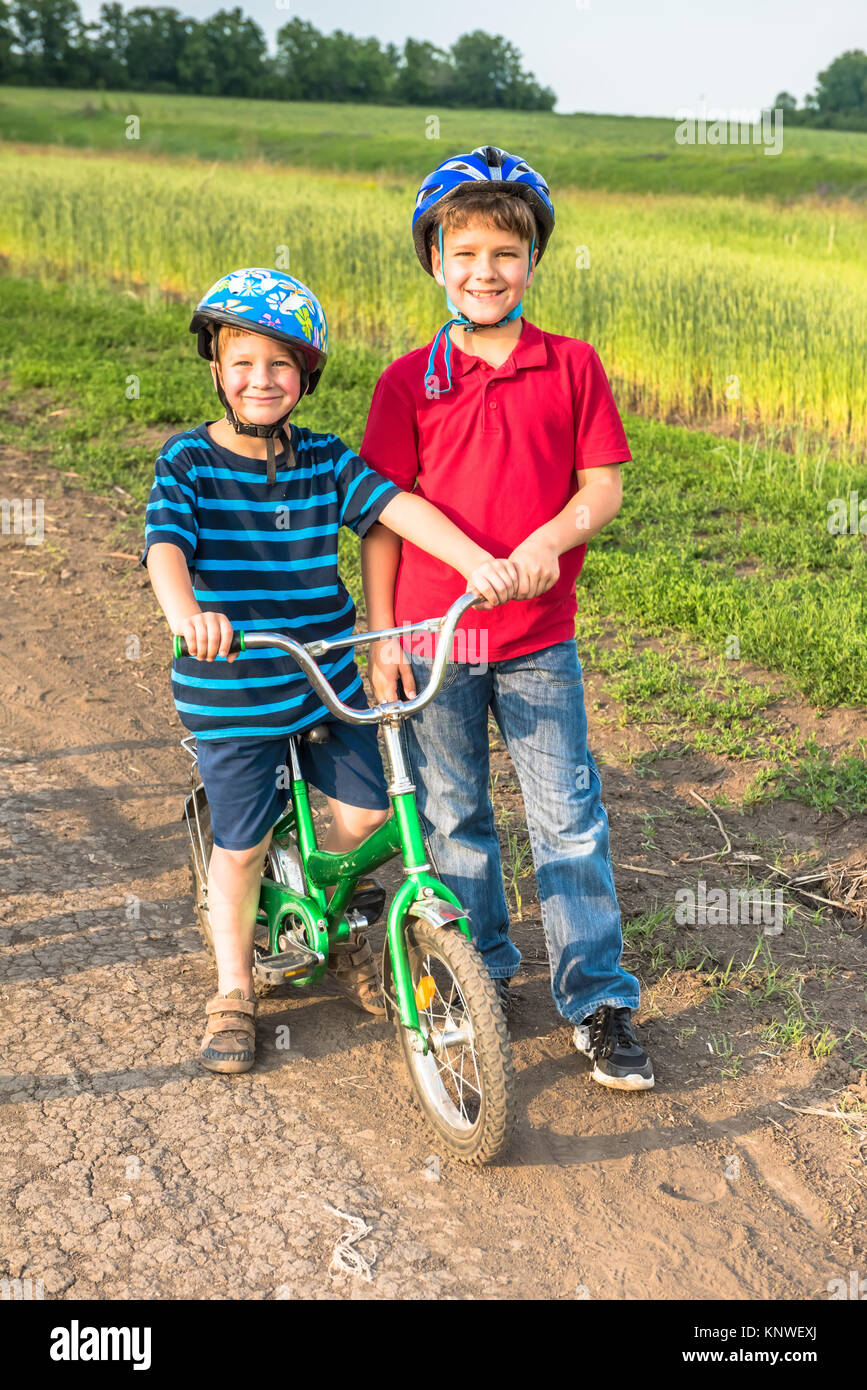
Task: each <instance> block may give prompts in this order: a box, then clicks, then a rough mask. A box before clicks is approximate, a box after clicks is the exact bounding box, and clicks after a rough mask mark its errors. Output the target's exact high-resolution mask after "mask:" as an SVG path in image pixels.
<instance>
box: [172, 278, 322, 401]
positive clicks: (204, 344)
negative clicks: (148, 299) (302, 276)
mask: <svg viewBox="0 0 867 1390" xmlns="http://www.w3.org/2000/svg"><path fill="white" fill-rule="evenodd" d="M218 323H229V324H232V326H233V327H235V328H248V329H249V330H250V332H251V333H264V334H265V336H266V337H269V338H276V339H277V340H278V342H283V343H290V344H291V345H292V346H293V347H296V348H300V350H301V353H302V355H303V357H304V360H305V362H306V364H307V372H308V375H309V382H308V384H307V395H308V396H310V395H312V394H313V392H314V391H315V389H316V383H317V381H318V380H319V378H320V377H321V375H322V373H323V371H324V369H325V361H326V358H327V356H328V324H327V323H326V321H325V314H324V313H323V310H322V305H321V304H320V303H319V300H318V299H317V298H316V296H315V294H314V293H313V291H312V290H310V289H308V288H307V286H306V285H303V284H302V283H301V281H300V280H296V279H294V277H293V276H291V275H286V274H285V273H284V272H283V271H280V270H262V269H258V268H247V269H244V270H233V271H231V272H230V273H229V274H228V275H224V276H223V277H222V279H221V280H218V281H217V283H216V284H215V285H212V286H211V288H210V289H209V290H208V292H207V294H206V295H205V296H204V298H203V299H201V300H200V301H199V303H198V304H197V306H196V312H195V313H194V314H193V319H192V323H191V324H190V332H191V333H197V334H198V340H199V356H200V357H205V358H207V359H208V360H209V361H210V358H211V350H212V342H213V331H212V330H213V328H214V327H215V326H216V325H217V324H218Z"/></svg>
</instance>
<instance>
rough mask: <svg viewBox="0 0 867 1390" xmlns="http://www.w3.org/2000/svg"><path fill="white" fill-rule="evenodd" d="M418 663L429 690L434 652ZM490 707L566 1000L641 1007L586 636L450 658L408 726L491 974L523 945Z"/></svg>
mask: <svg viewBox="0 0 867 1390" xmlns="http://www.w3.org/2000/svg"><path fill="white" fill-rule="evenodd" d="M410 661H411V664H412V669H413V675H414V676H415V681H416V687H417V689H418V690H419V691H422V690H423V689H424V687H425V685H426V684H427V682H428V680H429V678H430V670H431V664H432V663H431V662H430V661H428V660H427V659H426V658H425V657H421V656H416V655H413V656H412V657H411V658H410ZM489 709H490V710H491V711H492V713H493V716H494V719H495V720H496V722H497V725H498V727H499V730H500V733H501V734H502V736H503V740H504V742H505V744H506V747H507V749H508V751H509V753H510V755H511V758H512V762H513V764H514V767H515V771H516V773H517V775H518V780H519V782H520V784H521V791H522V793H523V797H524V807H525V810H526V815H527V828H528V830H529V832H530V843H531V847H532V851H533V864H534V867H535V870H536V882H537V885H538V890H539V902H540V905H541V909H542V926H543V929H544V932H545V940H546V943H547V947H548V961H549V965H550V969H551V992H552V994H553V996H554V1003H555V1005H556V1007H557V1010H558V1012H559V1013H560V1014H562V1016H563V1017H564V1018H565V1019H566V1020H567V1021H568V1022H570V1023H580V1022H581V1021H582V1019H583V1018H584V1017H585V1016H586V1015H587V1014H589V1013H592V1012H593V1010H594V1009H595V1008H596V1007H597V1005H599V1004H611V1005H614V1006H615V1007H620V1006H623V1005H625V1006H626V1007H627V1008H630V1009H637V1008H638V1003H639V984H638V980H637V979H636V978H635V976H634V975H630V974H629V973H628V971H626V970H624V969H623V967H622V966H621V964H620V957H621V955H622V954H623V936H622V934H621V930H620V908H619V905H618V902H617V895H616V892H615V888H614V875H613V872H612V869H611V856H610V854H609V850H608V817H607V815H606V813H605V808H604V806H603V805H602V800H601V791H602V782H601V779H600V776H599V769H598V768H597V766H596V763H595V762H594V760H593V755H592V754H591V753H590V750H589V749H588V747H587V716H586V713H585V710H584V677H583V672H582V670H581V663H580V661H579V660H578V652H577V649H576V646H575V643H574V641H572V642H556V643H554V645H553V646H550V647H543V648H542V650H541V651H536V652H529V653H528V654H527V655H525V656H519V657H514V658H512V659H511V660H509V661H493V662H491V663H490V664H489V665H488V666H487V669H485V668H484V667H482V666H479V665H475V664H471V663H468V662H449V663H448V665H447V666H446V674H445V678H444V680H443V685H442V687H441V689H440V692H439V694H438V695H437V697H436V699H435V700H433V701H432V703H431V704H430V705H428V706H427V707H426V708H425V709H424V710H422V711H421V713H420V714H417V715H415V716H414V717H413V718H412V719H408V720H405V721H404V722H403V724H402V725H401V728H402V730H403V738H404V747H405V750H406V755H407V758H408V763H409V768H410V775H411V776H412V780H413V781H414V782H415V784H416V788H417V799H418V808H419V814H420V817H421V823H422V830H423V832H424V836H425V841H426V845H427V852H428V857H429V859H430V863H431V868H432V870H433V872H434V873H435V874H436V876H437V877H438V878H440V879H441V880H442V881H443V882H444V883H445V885H446V887H448V888H450V889H451V890H452V892H453V893H454V894H455V895H456V896H457V898H458V899H459V901H460V903H461V904H462V906H463V907H465V908H466V909H467V910H468V912H469V913H470V925H471V928H472V933H473V940H474V942H475V944H476V946H477V947H478V949H479V951H480V952H481V953H482V956H483V957H484V960H485V964H486V965H487V967H488V969H489V971H490V973H491V975H492V976H493V977H494V978H497V977H505V978H509V977H510V976H511V975H513V974H514V972H515V970H516V969H517V968H518V965H519V964H520V962H521V953H520V951H519V950H518V948H517V947H516V946H515V944H514V943H513V942H512V941H511V940H510V939H509V909H508V905H507V903H506V896H505V892H504V888H503V876H502V870H501V866H500V846H499V842H498V840H497V834H496V830H495V829H494V811H493V807H492V805H491V799H490V791H489V782H490V767H489V750H488V710H489Z"/></svg>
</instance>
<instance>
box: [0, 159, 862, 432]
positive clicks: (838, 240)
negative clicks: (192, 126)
mask: <svg viewBox="0 0 867 1390" xmlns="http://www.w3.org/2000/svg"><path fill="white" fill-rule="evenodd" d="M865 139H867V137H865ZM426 152H427V153H428V154H430V147H428V149H427V151H426ZM422 172H424V171H423V170H422V169H421V167H420V173H422ZM0 179H2V185H3V190H4V196H3V199H2V202H0V252H2V254H3V255H4V256H5V257H6V258H7V261H8V265H9V268H10V269H11V270H12V271H13V272H14V273H16V274H22V275H30V276H32V275H36V276H44V277H48V278H56V277H58V276H59V277H60V278H62V279H65V280H71V281H76V282H79V283H83V284H90V285H93V286H99V285H107V284H115V285H119V286H123V287H129V286H141V287H145V288H146V289H147V291H148V293H149V295H150V296H151V297H152V299H153V300H154V301H156V299H158V298H159V297H160V296H161V295H162V294H163V293H164V292H166V291H168V292H174V293H175V294H177V295H178V296H180V297H183V298H184V299H185V300H187V301H188V302H189V303H190V304H191V305H192V304H193V303H194V302H195V300H196V299H197V298H198V297H199V296H200V295H201V294H203V293H204V291H205V290H206V289H207V288H208V286H209V285H210V284H211V283H212V282H213V281H214V280H215V279H217V278H218V277H219V276H220V275H221V274H223V273H224V272H225V271H227V270H229V269H232V268H234V267H236V266H241V265H280V266H282V267H283V268H288V269H289V270H290V271H291V273H292V274H294V275H296V276H298V277H299V278H300V279H302V280H304V281H305V282H306V283H308V284H309V285H310V286H311V287H312V288H313V289H314V290H315V292H316V293H317V295H318V296H319V297H320V299H321V300H322V302H323V305H324V307H325V309H326V313H327V315H328V319H329V325H330V329H331V333H332V341H333V342H334V343H335V344H336V345H353V346H357V345H361V344H366V345H370V346H372V347H374V348H377V349H382V350H384V351H385V352H387V353H389V354H392V355H396V354H397V353H399V352H402V351H405V350H407V349H408V348H409V347H412V346H418V345H419V344H421V343H423V342H426V341H428V340H429V338H430V337H431V336H432V334H433V332H434V331H435V329H436V327H437V325H438V324H439V323H440V322H442V319H443V316H444V304H443V302H442V295H441V292H440V291H439V290H438V289H437V288H436V286H435V285H434V284H433V282H432V281H431V280H430V279H429V278H428V277H427V276H426V275H424V273H423V272H422V271H421V268H420V267H419V265H418V262H417V261H416V258H415V255H414V252H413V249H412V243H411V238H410V233H409V222H410V214H411V209H412V205H413V195H414V191H415V188H414V185H411V184H410V183H408V182H406V181H405V180H397V179H395V178H394V177H391V176H390V177H383V178H379V179H371V178H365V177H361V176H358V175H354V174H352V175H324V174H317V173H312V172H296V171H292V170H287V169H281V168H279V167H274V166H272V165H259V166H258V167H256V168H252V169H251V168H243V167H239V166H238V165H228V164H220V163H215V164H213V165H212V166H210V167H203V166H202V165H201V164H195V163H190V162H189V161H183V162H178V163H176V164H173V163H171V162H169V161H165V160H155V159H150V158H148V157H144V156H141V157H136V156H135V155H131V154H128V153H124V155H122V156H121V155H97V156H95V157H94V156H90V157H78V158H76V157H70V153H69V152H68V151H66V152H63V153H61V152H60V151H58V152H57V153H53V152H42V153H31V154H27V155H25V154H23V153H21V152H18V151H16V150H13V149H12V148H11V147H5V148H0ZM555 200H556V210H557V227H556V230H555V234H554V237H553V239H552V241H551V243H550V246H549V249H548V251H547V253H546V255H545V258H544V260H543V262H542V265H541V267H540V269H539V272H538V276H537V279H536V283H535V284H534V285H533V287H532V288H531V289H530V290H529V291H528V294H527V296H526V298H525V310H526V313H527V316H528V317H529V318H531V319H532V320H533V321H536V322H538V323H540V324H541V325H542V326H543V327H545V328H546V329H547V330H549V331H551V332H557V333H565V334H570V335H572V336H574V337H578V338H583V339H586V340H587V341H589V342H592V343H593V344H594V346H595V347H596V348H597V349H598V351H599V352H600V354H601V356H602V360H603V362H604V363H605V365H606V368H607V370H608V373H609V376H610V377H611V379H612V382H613V383H614V385H615V389H616V390H617V394H618V399H619V401H620V403H621V406H622V407H623V408H627V409H631V410H634V411H636V412H637V413H639V414H644V415H647V416H652V417H655V418H663V419H668V420H677V421H679V422H680V423H683V424H688V425H701V426H703V427H710V428H715V429H717V428H718V429H722V430H724V431H726V432H736V430H737V428H738V427H739V425H740V423H741V422H742V421H743V422H745V423H746V426H747V427H748V428H749V427H759V428H760V429H761V430H762V431H763V432H764V434H765V436H766V437H775V438H776V439H777V440H778V441H785V440H786V439H787V438H789V437H793V436H794V433H795V432H800V434H801V436H802V437H803V434H804V433H805V432H806V434H807V435H808V436H810V435H815V436H816V437H819V436H826V437H827V438H829V439H830V440H833V441H834V445H835V452H839V453H840V455H841V456H843V457H845V456H847V455H852V456H857V455H859V454H862V453H863V449H864V445H865V442H867V371H865V365H867V212H865V210H864V209H863V208H861V207H860V206H859V205H857V204H855V203H846V202H843V201H841V202H838V203H835V204H833V205H831V206H828V207H821V208H820V207H817V206H815V205H808V204H805V203H794V204H790V205H788V206H784V207H781V206H779V205H778V204H777V203H774V202H771V201H770V200H761V199H753V200H751V201H746V200H744V199H741V198H732V197H719V196H711V195H703V196H664V195H659V194H654V195H650V194H646V195H640V194H612V193H606V192H598V191H597V192H586V193H576V192H574V191H572V192H566V193H562V194H557V193H556V191H555Z"/></svg>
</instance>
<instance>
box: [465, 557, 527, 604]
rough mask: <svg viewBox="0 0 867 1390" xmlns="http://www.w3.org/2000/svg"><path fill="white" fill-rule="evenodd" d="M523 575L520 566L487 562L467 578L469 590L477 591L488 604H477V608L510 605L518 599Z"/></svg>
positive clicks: (503, 562)
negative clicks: (513, 600)
mask: <svg viewBox="0 0 867 1390" xmlns="http://www.w3.org/2000/svg"><path fill="white" fill-rule="evenodd" d="M520 581H521V575H520V572H519V570H518V566H517V565H516V564H514V563H513V562H512V560H511V558H510V559H508V560H485V561H484V562H483V563H482V564H481V565H477V567H476V568H475V569H474V570H473V572H472V574H471V575H469V576H468V578H467V589H468V590H470V589H475V591H476V593H477V594H479V595H480V597H481V598H483V599H487V602H486V603H479V604H476V607H477V608H482V609H484V608H496V607H497V605H498V604H500V603H508V602H509V599H511V598H517V596H518V588H519V585H520Z"/></svg>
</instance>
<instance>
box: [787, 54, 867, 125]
mask: <svg viewBox="0 0 867 1390" xmlns="http://www.w3.org/2000/svg"><path fill="white" fill-rule="evenodd" d="M774 106H776V107H779V108H780V110H782V111H783V112H784V113H785V114H784V116H783V120H784V121H785V122H786V124H787V125H808V126H819V127H824V128H825V129H826V130H867V53H865V52H864V50H863V49H861V48H850V49H849V50H848V51H847V52H846V53H843V54H841V56H840V57H839V58H835V59H834V61H833V62H832V63H829V64H828V66H827V67H826V68H825V70H824V72H820V73H819V76H818V79H817V85H816V90H815V92H810V93H809V94H808V95H807V96H806V97H805V98H804V102H803V105H802V106H799V105H798V101H797V98H796V97H793V96H792V94H791V92H779V93H778V95H777V97H776V99H775V101H774Z"/></svg>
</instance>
